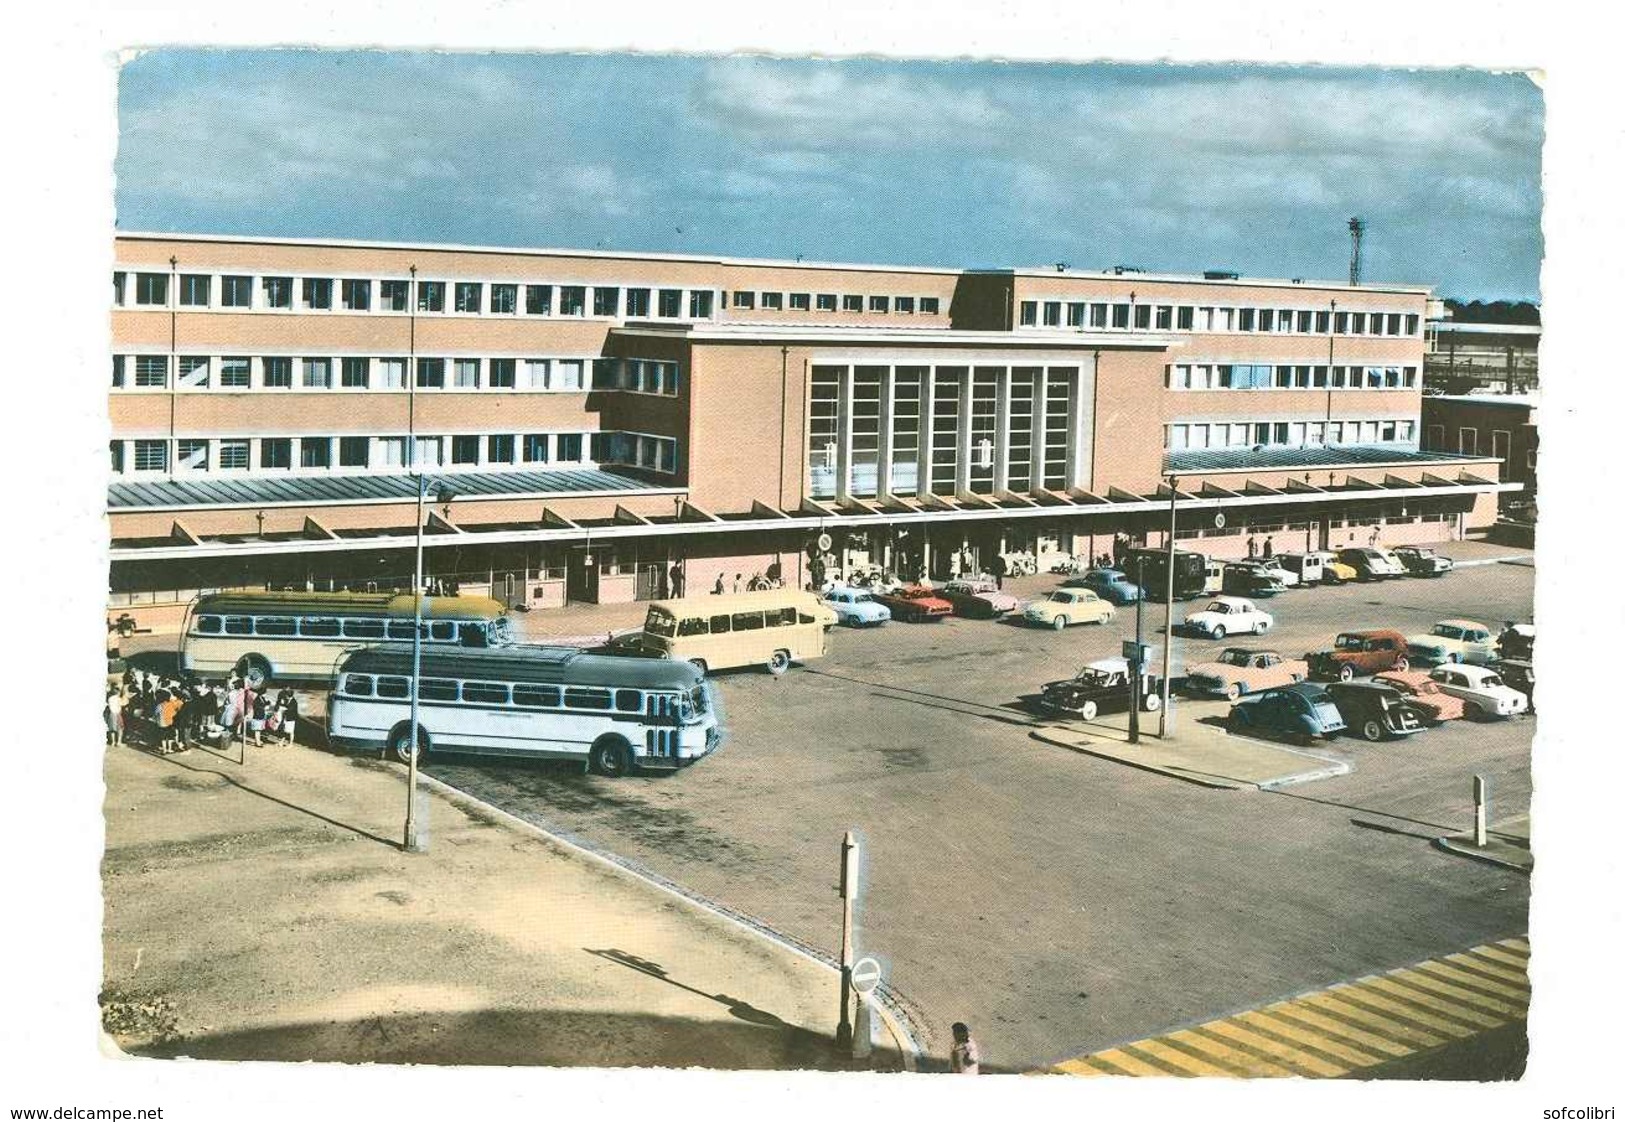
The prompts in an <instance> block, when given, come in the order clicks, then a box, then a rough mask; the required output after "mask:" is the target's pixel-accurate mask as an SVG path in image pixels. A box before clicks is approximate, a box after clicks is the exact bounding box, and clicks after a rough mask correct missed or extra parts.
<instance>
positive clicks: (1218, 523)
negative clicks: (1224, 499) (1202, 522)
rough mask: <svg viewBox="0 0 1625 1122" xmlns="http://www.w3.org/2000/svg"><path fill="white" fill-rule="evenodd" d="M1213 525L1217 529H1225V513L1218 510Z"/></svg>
mask: <svg viewBox="0 0 1625 1122" xmlns="http://www.w3.org/2000/svg"><path fill="white" fill-rule="evenodd" d="M1213 525H1214V528H1215V529H1219V530H1222V529H1224V511H1222V510H1216V511H1214V512H1213Z"/></svg>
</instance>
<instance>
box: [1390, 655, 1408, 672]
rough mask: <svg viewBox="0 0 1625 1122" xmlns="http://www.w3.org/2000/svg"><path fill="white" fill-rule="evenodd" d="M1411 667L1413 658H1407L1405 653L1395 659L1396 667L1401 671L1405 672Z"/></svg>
mask: <svg viewBox="0 0 1625 1122" xmlns="http://www.w3.org/2000/svg"><path fill="white" fill-rule="evenodd" d="M1410 668H1411V660H1410V659H1408V658H1406V657H1405V656H1404V655H1400V656H1399V657H1398V658H1396V659H1394V669H1395V670H1397V671H1399V672H1400V673H1401V674H1403V673H1405V671H1407V670H1409V669H1410Z"/></svg>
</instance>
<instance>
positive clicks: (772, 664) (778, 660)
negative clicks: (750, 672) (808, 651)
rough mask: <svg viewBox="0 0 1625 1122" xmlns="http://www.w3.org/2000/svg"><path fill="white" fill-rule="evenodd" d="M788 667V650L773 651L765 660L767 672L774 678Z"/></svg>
mask: <svg viewBox="0 0 1625 1122" xmlns="http://www.w3.org/2000/svg"><path fill="white" fill-rule="evenodd" d="M788 669H790V652H789V651H786V650H777V651H774V652H773V655H772V657H771V658H769V659H768V660H767V672H768V673H769V674H771V675H773V676H774V677H775V678H777V677H778V676H779V675H781V674H783V673H784V672H785V671H786V670H788Z"/></svg>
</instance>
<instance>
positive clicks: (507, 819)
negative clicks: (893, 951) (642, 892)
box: [418, 771, 923, 1072]
mask: <svg viewBox="0 0 1625 1122" xmlns="http://www.w3.org/2000/svg"><path fill="white" fill-rule="evenodd" d="M418 781H419V782H420V783H422V784H424V785H425V786H427V787H429V788H430V789H432V790H435V791H438V792H439V793H440V794H441V795H442V796H444V797H445V798H446V799H448V800H449V801H451V802H453V803H461V804H473V805H474V806H477V807H479V809H480V812H481V813H482V814H489V815H491V816H493V817H495V818H497V819H499V820H501V821H502V822H503V823H504V824H506V825H508V826H510V827H513V828H516V829H518V830H519V831H521V832H522V833H528V834H533V835H535V836H537V837H540V838H544V839H546V840H547V841H550V842H553V843H555V844H557V845H560V846H562V847H564V848H565V849H567V850H569V851H571V852H572V853H575V854H578V855H580V856H582V857H586V858H588V859H589V860H592V861H596V862H597V863H599V864H600V865H605V866H608V867H609V868H611V869H614V870H616V871H618V872H622V873H625V874H627V875H628V876H632V877H635V878H636V879H638V880H640V881H642V882H643V883H645V884H647V885H649V886H650V887H652V888H656V889H658V890H660V891H661V892H664V893H666V894H667V895H670V896H675V897H677V898H678V899H680V900H684V901H686V902H687V903H690V904H693V905H694V906H696V907H698V908H701V909H703V910H704V911H707V912H709V913H711V914H712V915H714V916H716V917H718V918H719V919H722V920H725V921H727V922H728V923H731V924H733V925H735V926H736V927H740V928H743V929H744V930H746V931H748V932H750V933H751V934H753V935H757V936H760V937H762V938H765V939H767V940H768V941H769V942H771V943H773V944H775V945H777V946H780V947H783V948H784V949H785V950H787V951H790V952H791V953H792V954H796V955H799V956H801V957H802V958H805V959H807V960H809V961H811V962H814V963H817V964H818V965H819V966H822V967H824V968H825V969H827V970H829V971H830V972H831V973H833V974H834V975H835V976H836V977H837V979H838V978H839V977H840V968H839V967H837V966H835V965H834V964H833V963H831V962H830V961H829V960H828V959H826V958H824V957H823V956H822V955H819V954H817V953H816V952H814V951H812V950H810V949H809V948H807V947H804V946H801V945H800V944H799V943H797V942H796V941H795V940H794V939H792V938H791V937H790V936H788V935H784V934H782V933H780V932H778V931H775V930H773V929H772V928H771V927H768V926H767V925H766V924H764V923H762V922H760V921H758V920H755V919H752V918H750V917H749V916H746V915H743V914H742V913H739V912H735V911H733V910H732V909H729V908H727V907H726V906H724V905H722V904H718V903H716V902H715V901H713V900H709V899H707V898H706V897H704V896H701V895H699V894H698V893H695V892H691V891H689V890H688V889H686V888H684V887H682V886H681V885H679V884H677V883H675V882H673V881H671V880H668V879H667V878H665V877H663V876H661V875H659V874H658V873H655V872H652V871H651V870H647V869H644V868H641V867H640V866H638V865H636V864H635V863H633V862H631V861H629V860H628V859H626V858H624V857H620V856H617V855H616V854H613V853H608V852H605V851H603V850H600V849H598V848H596V847H595V846H592V845H589V844H588V843H586V842H583V841H579V840H577V839H575V838H571V837H567V836H564V835H562V834H558V833H554V832H553V831H551V830H548V829H546V828H545V827H542V826H539V825H537V824H536V823H534V822H532V821H530V820H529V819H526V818H521V817H519V816H518V815H516V814H513V813H511V812H509V811H506V810H503V809H502V808H501V807H496V806H492V805H491V804H490V803H488V802H485V801H484V800H483V799H479V798H476V797H475V796H473V795H471V794H469V793H468V792H467V791H464V790H463V789H462V788H460V787H453V786H452V785H451V784H450V783H447V782H445V781H444V780H442V779H436V778H435V777H434V776H432V775H426V774H424V773H423V772H421V771H420V772H418ZM885 988H886V987H885V985H884V983H882V985H881V986H880V987H879V988H877V989H876V990H875V992H874V993H873V994H871V995H870V996H871V1000H872V1001H873V1004H874V1009H875V1011H876V1012H877V1013H879V1014H880V1019H881V1020H882V1021H884V1022H885V1023H886V1029H887V1031H889V1032H890V1033H891V1035H892V1039H893V1041H895V1042H896V1044H897V1049H898V1052H899V1053H900V1054H901V1056H902V1058H903V1070H904V1071H905V1072H917V1071H918V1070H919V1060H920V1057H921V1055H922V1054H923V1053H922V1051H921V1049H920V1044H919V1041H918V1040H916V1039H915V1037H914V1034H913V1033H912V1032H910V1031H909V1029H908V1028H907V1026H906V1022H905V1017H904V1015H903V1014H902V1012H901V1011H900V1010H897V1009H895V1008H893V1007H892V1005H891V1002H890V999H889V998H887V997H884V996H882V993H883V991H884V990H885Z"/></svg>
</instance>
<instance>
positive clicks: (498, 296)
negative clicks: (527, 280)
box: [491, 284, 519, 316]
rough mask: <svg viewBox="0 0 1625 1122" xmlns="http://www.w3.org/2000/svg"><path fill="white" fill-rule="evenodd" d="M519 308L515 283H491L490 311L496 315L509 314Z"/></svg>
mask: <svg viewBox="0 0 1625 1122" xmlns="http://www.w3.org/2000/svg"><path fill="white" fill-rule="evenodd" d="M518 308H519V286H518V285H517V284H493V285H492V286H491V311H492V312H493V313H495V314H496V315H501V316H511V315H513V314H514V312H515V311H517V310H518Z"/></svg>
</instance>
